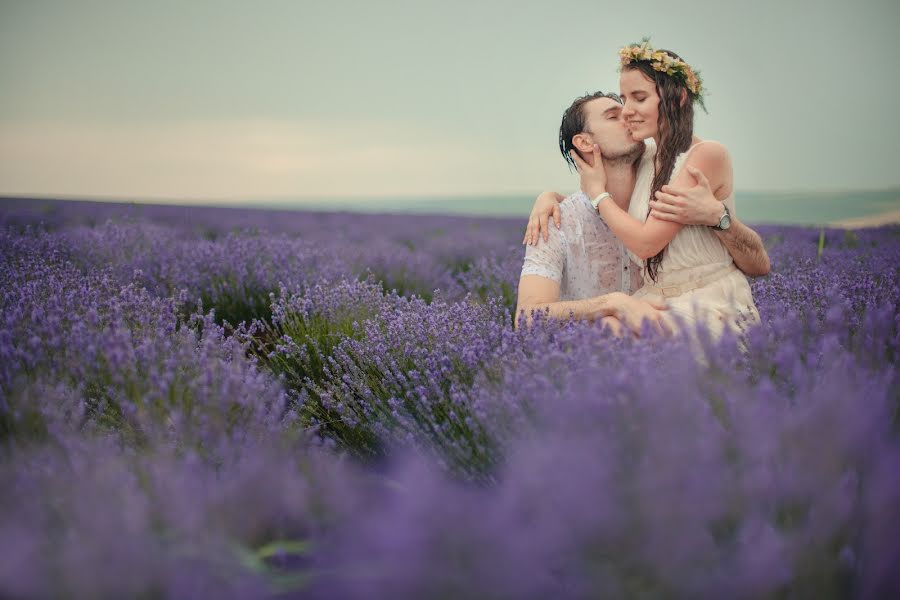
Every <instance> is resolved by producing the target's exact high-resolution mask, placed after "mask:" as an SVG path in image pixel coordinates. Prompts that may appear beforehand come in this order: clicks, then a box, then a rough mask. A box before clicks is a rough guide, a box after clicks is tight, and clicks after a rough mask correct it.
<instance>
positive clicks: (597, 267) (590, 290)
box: [516, 92, 769, 333]
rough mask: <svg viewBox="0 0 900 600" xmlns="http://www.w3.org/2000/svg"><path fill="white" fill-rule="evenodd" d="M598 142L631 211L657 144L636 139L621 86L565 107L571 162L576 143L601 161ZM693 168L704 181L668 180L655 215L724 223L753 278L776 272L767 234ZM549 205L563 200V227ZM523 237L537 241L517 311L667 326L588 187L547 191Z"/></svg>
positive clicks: (617, 197)
mask: <svg viewBox="0 0 900 600" xmlns="http://www.w3.org/2000/svg"><path fill="white" fill-rule="evenodd" d="M595 144H596V145H598V146H599V150H600V155H601V156H602V159H601V160H603V165H604V168H605V171H606V175H607V191H608V192H609V194H610V195H611V196H612V199H613V201H614V202H616V203H617V204H618V205H619V206H620V207H621V208H623V209H624V210H626V211H627V210H628V203H629V201H630V199H631V193H632V190H633V188H634V183H635V179H636V176H637V172H638V170H639V169H652V168H653V158H654V153H655V148H654V147H653V146H652V145H645V144H644V142H635V141H633V139H632V138H631V135H630V133H629V132H628V130H627V128H626V127H625V123H624V121H623V119H622V103H621V99H620V98H619V97H618V95H616V94H603V93H602V92H597V93H595V94H590V95H587V96H583V97H581V98H578V99H576V100H575V101H574V102H573V103H572V105H571V106H570V107H569V108H568V109H566V111H565V113H564V114H563V118H562V123H561V124H560V130H559V148H560V152H561V153H562V155H563V158H565V159H566V161H567V162H569V163H570V164H572V165H573V166H574V161H573V160H572V158H571V156H570V154H569V152H570V151H571V150H574V151H575V152H578V154H579V156H580V157H581V158H582V159H583V160H584V161H585V162H587V163H588V164H589V165H592V166H593V164H594V160H597V154H596V153H595ZM691 173H692V174H694V176H695V179H696V180H697V185H695V186H694V187H692V188H686V189H685V188H675V187H673V186H666V187H664V188H663V190H662V191H661V192H660V194H658V195H657V198H656V201H654V202H651V203H650V206H651V208H652V210H653V213H652V214H653V215H654V216H655V217H657V218H660V219H666V220H671V221H676V222H679V223H682V224H685V225H708V226H712V227H715V228H716V231H717V234H718V235H719V237H720V239H721V240H722V242H723V244H724V245H725V247H726V248H727V249H728V251H729V253H730V254H731V256H732V258H733V260H734V263H735V265H736V266H737V267H738V268H739V269H741V270H742V271H744V273H745V274H747V275H749V276H757V275H765V274H766V273H768V272H769V257H768V255H767V254H766V251H765V248H764V247H763V244H762V240H761V239H760V237H759V236H758V235H757V234H756V232H754V231H753V230H752V229H750V228H749V227H747V226H746V225H744V224H743V223H741V222H739V221H738V220H737V219H736V218H735V217H734V216H730V215H729V216H730V220H729V218H728V217H726V214H725V210H724V207H723V205H722V203H721V202H720V201H719V200H717V199H716V198H715V196H714V195H713V194H712V191H711V190H710V189H709V184H708V182H707V181H706V179H705V177H703V174H702V173H701V172H699V171H696V170H694V171H691ZM557 202H558V204H557ZM548 203H549V204H552V205H553V217H554V221H555V224H556V227H555V228H553V227H549V226H548V225H549V223H548V220H547V217H546V216H543V215H544V214H545V213H546V212H547V211H546V210H544V209H542V208H541V206H542V204H543V206H544V207H545V208H546V205H547V204H548ZM729 221H730V222H729ZM541 231H543V239H542V240H541V239H539V238H540V232H541ZM523 243H527V244H528V246H527V248H526V252H525V262H524V265H523V266H522V273H521V277H520V280H519V297H518V307H517V311H516V314H517V315H518V316H519V317H520V318H521V317H524V318H525V319H526V320H530V319H531V318H532V313H533V311H535V310H537V311H544V312H546V313H548V314H549V316H550V317H552V318H562V319H565V318H569V317H574V318H576V319H586V320H591V321H593V320H603V319H604V317H615V319H609V320H608V321H607V322H609V323H610V325H612V326H614V327H615V326H616V325H617V324H618V323H623V324H624V325H625V326H627V327H628V328H629V329H631V330H632V331H634V332H635V333H639V332H640V328H641V323H642V321H644V320H647V321H649V322H650V325H651V327H652V328H653V329H656V330H657V331H663V323H664V321H662V319H661V313H660V311H661V310H665V306H664V305H662V304H658V303H655V302H647V301H643V300H638V299H635V298H631V296H630V294H632V293H633V292H635V291H637V289H638V288H639V287H640V286H641V284H642V278H641V274H640V267H639V266H638V265H636V264H635V263H633V262H632V261H631V260H630V258H629V255H628V253H627V252H626V251H625V249H624V247H623V246H622V244H621V242H619V240H618V239H617V238H616V237H615V236H614V235H613V233H612V232H611V231H610V230H609V228H608V227H607V226H606V224H605V223H604V222H603V220H602V219H601V218H600V217H599V215H597V211H596V209H595V207H593V206H592V205H591V201H590V199H589V198H588V197H587V196H586V195H585V194H584V193H582V192H578V193H575V194H573V195H571V196H569V197H567V198H564V199H563V198H562V196H560V195H559V194H556V193H555V192H546V193H544V194H541V196H539V197H538V201H537V202H536V205H535V211H534V212H533V213H532V218H531V220H530V221H529V226H528V229H527V230H526V234H525V240H524V242H523Z"/></svg>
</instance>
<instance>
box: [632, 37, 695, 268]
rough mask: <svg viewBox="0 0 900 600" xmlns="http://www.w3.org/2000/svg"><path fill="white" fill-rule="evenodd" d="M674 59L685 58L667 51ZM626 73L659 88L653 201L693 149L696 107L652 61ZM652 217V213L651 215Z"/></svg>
mask: <svg viewBox="0 0 900 600" xmlns="http://www.w3.org/2000/svg"><path fill="white" fill-rule="evenodd" d="M663 52H666V53H667V54H669V55H671V56H672V57H674V58H679V59H680V58H681V57H680V56H678V55H677V54H675V53H674V52H670V51H669V50H663ZM622 68H623V70H638V71H640V72H641V73H643V74H644V76H645V77H647V79H649V80H650V81H652V82H653V83H654V84H655V85H656V93H657V95H658V96H659V117H658V125H657V126H658V128H659V144H658V146H657V148H656V160H655V161H654V164H653V185H652V186H651V188H650V200H653V198H655V197H656V192H658V191H659V190H660V188H662V186H664V185H666V184H667V183H669V178H670V177H672V170H673V169H674V168H675V159H676V158H677V157H678V155H679V154H681V153H682V152H686V151H687V150H688V149H689V148H690V147H691V140H692V139H693V137H694V103H693V101H692V98H691V94H690V92H689V91H688V88H687V86H686V85H685V84H684V83H682V82H681V81H680V80H678V79H676V78H674V77H672V76H671V75H666V74H665V73H662V72H660V71H657V70H655V69H654V68H653V67H651V66H650V63H649V62H648V61H635V62H632V63H630V64H628V65H625V66H624V67H622ZM647 214H648V216H649V214H650V212H649V210H648V212H647ZM665 251H666V249H665V248H663V249H662V250H660V251H659V253H658V254H657V255H656V256H654V257H652V258H648V259H647V261H646V263H645V267H646V268H647V273H648V274H649V275H650V279H652V280H653V281H656V279H657V276H658V273H659V265H660V263H661V262H662V257H663V254H664V253H665Z"/></svg>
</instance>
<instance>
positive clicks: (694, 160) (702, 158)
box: [683, 140, 731, 177]
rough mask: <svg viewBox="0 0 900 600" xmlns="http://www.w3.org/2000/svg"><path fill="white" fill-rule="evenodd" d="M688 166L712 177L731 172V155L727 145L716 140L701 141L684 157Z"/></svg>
mask: <svg viewBox="0 0 900 600" xmlns="http://www.w3.org/2000/svg"><path fill="white" fill-rule="evenodd" d="M683 157H684V158H683V160H684V162H685V163H686V164H690V165H691V166H692V167H695V168H697V169H700V170H701V171H703V172H704V173H706V176H707V177H710V176H711V175H712V174H713V173H716V172H727V171H730V170H731V155H730V154H729V152H728V148H727V147H726V146H725V144H723V143H721V142H717V141H715V140H700V141H698V142H697V143H695V144H694V145H693V146H691V147H690V148H689V149H688V150H687V152H685V153H684V155H683Z"/></svg>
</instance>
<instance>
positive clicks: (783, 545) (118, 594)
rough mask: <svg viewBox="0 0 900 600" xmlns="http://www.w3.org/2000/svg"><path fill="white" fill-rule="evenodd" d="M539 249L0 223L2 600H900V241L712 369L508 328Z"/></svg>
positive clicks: (71, 221)
mask: <svg viewBox="0 0 900 600" xmlns="http://www.w3.org/2000/svg"><path fill="white" fill-rule="evenodd" d="M523 229H524V220H519V219H473V218H465V217H438V216H397V215H391V216H387V215H352V214H339V213H292V212H275V211H252V210H237V209H199V208H180V207H153V206H128V205H113V204H105V205H92V204H80V203H74V202H73V203H65V202H61V203H43V204H33V203H28V202H26V201H18V202H16V201H7V202H5V203H2V204H0V293H2V295H0V307H2V322H0V597H3V598H201V597H202V598H206V597H209V598H320V597H321V598H816V599H827V598H873V599H874V598H890V597H900V578H898V576H897V574H896V566H897V565H898V564H900V422H898V419H900V416H898V412H900V393H898V390H900V385H898V384H900V382H898V374H897V368H896V362H897V355H898V350H900V311H898V309H900V270H898V264H897V259H898V257H900V227H897V226H892V227H882V228H875V229H862V230H856V231H844V230H838V229H833V230H825V231H824V235H821V236H820V230H819V229H807V228H802V227H790V226H762V227H759V228H758V231H759V232H760V234H761V235H762V237H763V239H764V240H765V241H766V245H767V248H768V251H769V254H770V257H771V260H772V272H771V274H770V275H769V276H767V277H764V278H760V279H757V280H754V281H753V282H752V288H753V292H754V297H755V299H756V302H757V306H758V307H759V310H760V313H761V316H762V324H761V325H759V326H757V327H756V328H754V329H752V330H751V331H750V332H749V334H748V337H747V339H746V340H737V339H735V338H734V337H731V336H726V337H724V338H723V339H721V340H718V341H713V340H711V339H709V338H708V337H705V336H704V335H703V332H699V338H700V340H701V342H700V345H701V349H700V351H699V356H698V355H697V353H698V350H697V348H696V347H695V346H692V345H691V344H690V342H689V341H688V340H687V339H683V338H680V337H675V338H654V337H652V336H647V337H644V338H641V339H616V338H613V337H611V336H610V335H608V333H607V332H606V331H601V330H600V329H598V328H597V327H594V326H592V325H590V324H583V323H553V322H540V321H538V323H537V324H536V325H535V326H534V327H533V328H530V329H528V328H521V329H514V328H513V327H512V311H513V310H514V303H515V294H516V286H517V282H518V277H519V269H520V267H521V261H522V257H523V253H524V250H523V247H522V246H521V244H520V242H521V237H522V235H521V234H522V231H523Z"/></svg>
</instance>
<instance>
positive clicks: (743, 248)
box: [716, 219, 769, 277]
mask: <svg viewBox="0 0 900 600" xmlns="http://www.w3.org/2000/svg"><path fill="white" fill-rule="evenodd" d="M716 233H717V234H718V235H719V239H720V240H722V243H723V244H725V247H726V248H727V249H728V252H729V254H731V257H732V258H733V259H734V264H735V265H737V267H738V268H739V269H740V270H741V271H743V272H744V273H746V274H747V275H750V276H754V277H755V276H758V275H765V274H767V273H768V272H769V255H768V253H767V252H766V248H765V246H763V243H762V238H760V237H759V234H757V233H756V232H755V231H753V230H752V229H750V228H749V227H747V226H746V225H744V224H743V223H741V222H740V221H738V220H737V219H732V221H731V227H729V228H728V229H726V230H725V231H717V232H716Z"/></svg>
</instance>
